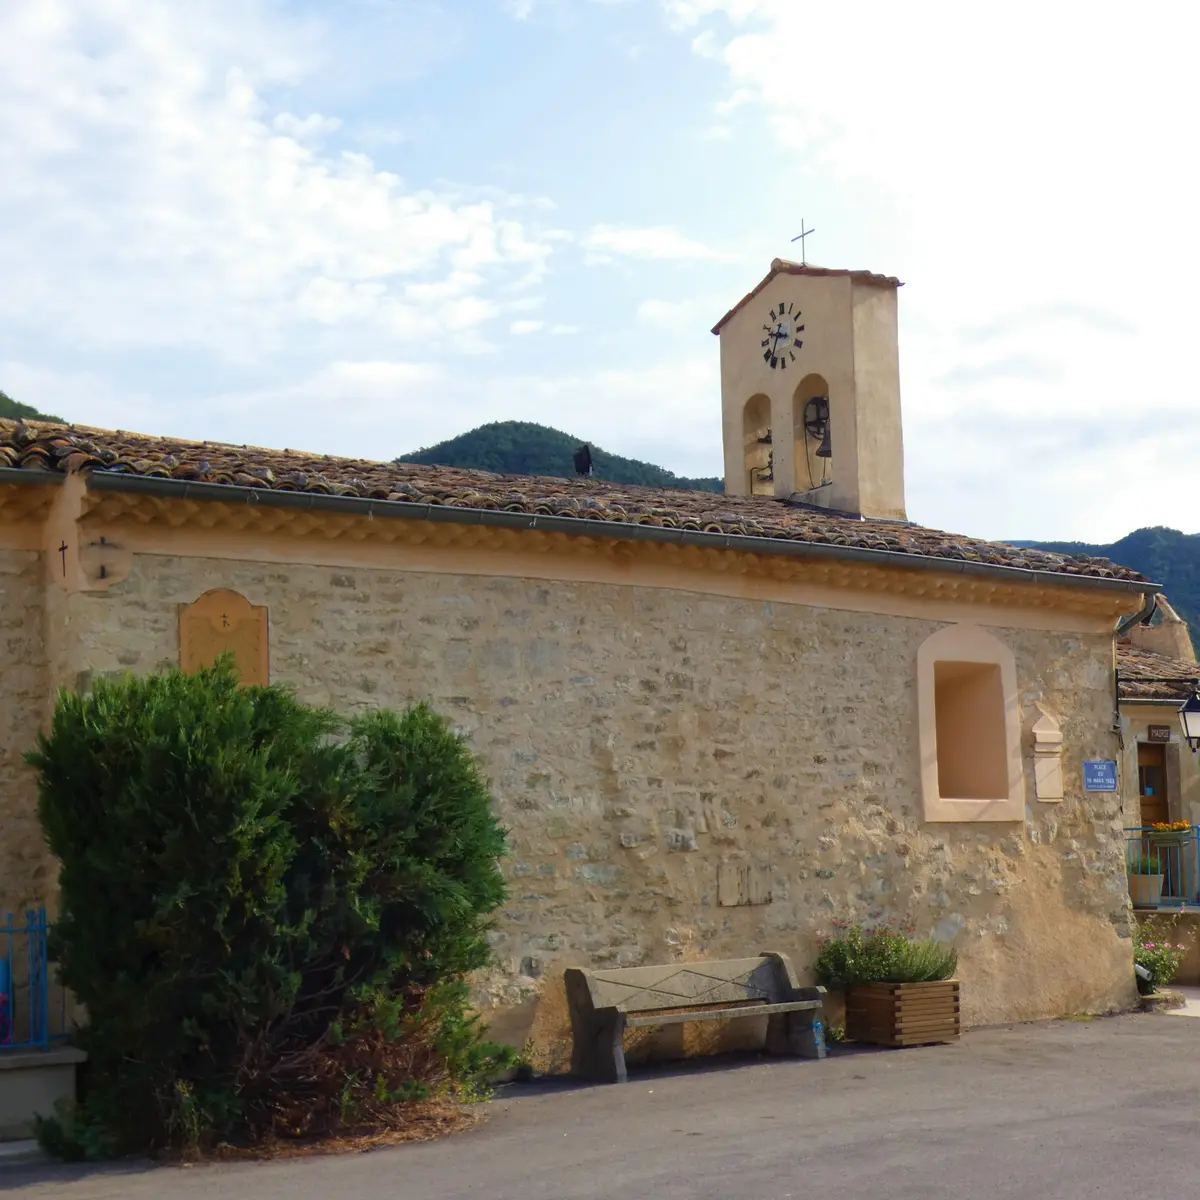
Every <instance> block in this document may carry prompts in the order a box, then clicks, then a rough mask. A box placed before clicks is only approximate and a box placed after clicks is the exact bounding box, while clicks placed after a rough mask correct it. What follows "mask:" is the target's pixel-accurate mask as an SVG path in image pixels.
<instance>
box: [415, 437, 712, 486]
mask: <svg viewBox="0 0 1200 1200" xmlns="http://www.w3.org/2000/svg"><path fill="white" fill-rule="evenodd" d="M583 441H584V439H583V438H578V437H572V436H571V435H570V434H567V433H562V432H560V431H559V430H557V429H551V428H550V427H549V426H548V425H536V424H534V423H533V422H531V421H496V422H493V423H492V424H491V425H480V426H479V428H478V429H472V430H471V431H470V432H469V433H464V434H460V435H459V436H458V437H456V438H451V439H450V440H449V441H447V442H438V444H437V445H436V446H430V447H428V449H423V450H417V451H414V452H413V453H411V454H402V455H401V456H400V457H399V458H398V459H396V461H397V462H411V463H423V464H424V465H426V466H431V467H433V466H436V467H466V468H469V469H473V470H476V471H496V472H498V473H499V474H501V475H557V476H560V477H568V478H569V477H570V476H573V475H574V474H575V463H574V460H573V457H572V456H573V455H574V453H575V451H576V450H578V449H579V447H580V446H581V445H583ZM591 450H592V475H593V476H594V477H595V478H596V479H606V480H608V481H609V482H610V483H641V484H646V485H647V486H649V487H670V488H686V489H689V490H691V491H698V492H720V491H724V483H723V481H722V480H720V479H718V478H711V479H686V478H684V477H683V476H681V475H675V474H673V473H672V472H670V471H668V470H666V469H665V468H663V467H656V466H655V465H654V464H653V463H646V462H639V461H638V460H637V459H636V458H622V457H621V456H620V455H619V454H610V453H609V452H608V451H607V450H601V449H599V447H597V446H592V447H591Z"/></svg>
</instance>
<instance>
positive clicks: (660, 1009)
mask: <svg viewBox="0 0 1200 1200" xmlns="http://www.w3.org/2000/svg"><path fill="white" fill-rule="evenodd" d="M564 978H565V982H566V987H567V1003H568V1005H569V1007H570V1010H571V1032H572V1034H573V1036H574V1048H573V1051H572V1054H571V1073H572V1074H573V1075H577V1076H579V1077H581V1078H584V1079H595V1080H599V1081H602V1082H605V1083H624V1082H625V1080H626V1078H627V1076H626V1073H625V1050H624V1047H623V1046H622V1043H621V1039H622V1036H623V1034H624V1033H625V1030H626V1029H637V1028H641V1027H645V1026H647V1025H675V1024H679V1023H681V1022H684V1021H728V1020H731V1019H733V1018H736V1017H766V1018H767V1041H766V1050H767V1053H769V1054H793V1055H797V1056H799V1057H801V1058H824V1057H825V1038H824V1034H823V1030H822V1027H821V1013H822V1010H823V1005H824V997H825V989H824V988H822V987H800V986H799V984H798V982H797V980H796V972H795V970H794V969H793V968H792V964H791V962H790V961H789V960H788V958H787V956H786V955H784V954H771V953H768V954H761V955H759V956H758V957H756V958H736V959H727V960H724V961H720V962H693V963H670V964H668V965H665V966H661V967H627V968H624V969H616V970H611V971H610V970H601V971H588V970H583V969H581V968H578V967H571V968H568V970H567V971H566V972H565V976H564Z"/></svg>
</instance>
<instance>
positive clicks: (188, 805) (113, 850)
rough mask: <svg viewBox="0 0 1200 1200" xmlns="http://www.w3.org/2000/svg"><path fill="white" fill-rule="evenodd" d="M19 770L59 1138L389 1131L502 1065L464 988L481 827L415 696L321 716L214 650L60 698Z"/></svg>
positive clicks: (472, 794) (477, 950)
mask: <svg viewBox="0 0 1200 1200" xmlns="http://www.w3.org/2000/svg"><path fill="white" fill-rule="evenodd" d="M29 761H30V762H31V763H32V764H33V765H34V766H35V767H36V768H37V769H38V771H39V776H40V801H39V807H38V813H39V817H40V819H41V822H42V826H43V828H44V830H45V833H46V837H47V840H48V842H49V845H50V848H51V850H52V851H53V852H54V854H55V855H56V856H57V857H58V859H59V861H60V863H61V876H60V882H61V908H60V915H59V918H58V920H57V921H56V922H55V924H54V927H53V931H52V955H53V956H54V958H55V959H56V960H57V962H58V963H59V965H60V972H61V976H62V979H63V982H64V983H65V984H66V986H67V987H69V988H70V989H71V991H72V992H73V993H74V995H75V996H76V997H77V998H78V1000H79V1001H80V1002H82V1004H83V1005H84V1006H85V1007H86V1011H87V1016H88V1021H87V1024H86V1026H85V1027H84V1028H83V1029H82V1030H81V1031H80V1033H79V1041H80V1043H81V1045H82V1046H83V1047H84V1049H86V1050H87V1052H88V1055H89V1062H88V1071H87V1075H86V1080H85V1085H86V1086H85V1092H84V1096H83V1099H82V1103H81V1106H80V1109H79V1111H78V1113H77V1115H76V1117H75V1118H74V1119H73V1120H72V1122H71V1128H70V1129H69V1130H64V1129H62V1128H61V1127H57V1126H55V1125H53V1124H51V1125H48V1126H47V1136H48V1137H49V1138H50V1139H51V1140H53V1139H55V1138H57V1140H58V1142H59V1143H60V1144H59V1147H58V1148H59V1149H60V1150H62V1149H67V1150H71V1149H74V1151H75V1152H76V1153H88V1154H90V1155H97V1154H100V1153H110V1152H122V1151H128V1150H133V1149H142V1148H144V1147H148V1146H149V1147H153V1146H164V1145H171V1144H176V1145H178V1144H181V1143H186V1144H190V1145H194V1144H196V1143H201V1144H202V1143H204V1142H205V1141H212V1140H215V1139H238V1140H254V1139H261V1138H264V1137H270V1136H276V1135H294V1136H308V1135H320V1134H329V1133H333V1132H338V1131H344V1130H347V1129H349V1128H354V1127H361V1126H363V1125H365V1124H372V1123H374V1124H378V1123H381V1122H383V1123H387V1122H390V1121H394V1120H395V1119H396V1115H397V1112H398V1111H400V1110H398V1108H397V1105H398V1104H399V1103H400V1102H402V1101H405V1100H410V1099H414V1098H417V1097H420V1096H423V1095H425V1094H427V1093H428V1091H429V1089H431V1088H438V1087H444V1086H448V1085H453V1083H454V1082H455V1081H463V1080H469V1079H472V1078H473V1077H477V1076H478V1074H479V1073H482V1072H486V1071H487V1070H489V1069H492V1068H494V1066H495V1065H496V1062H497V1059H498V1057H501V1056H502V1053H501V1052H500V1051H499V1048H498V1047H490V1046H489V1045H488V1044H487V1043H484V1042H483V1041H482V1040H481V1036H480V1033H479V1031H478V1030H477V1028H476V1026H475V1025H474V1023H473V1019H472V1017H471V1016H470V1015H469V1010H468V1007H467V993H466V985H465V982H464V976H465V975H466V973H467V972H469V971H471V970H474V969H476V968H478V967H481V966H483V965H484V964H485V963H486V962H487V961H488V946H487V940H486V934H487V930H488V921H489V914H490V913H491V912H492V911H493V910H494V909H495V908H496V907H497V906H498V905H499V904H500V902H501V901H502V899H503V896H504V886H503V880H502V877H501V875H500V872H499V869H498V866H497V859H498V858H499V856H500V855H501V854H502V853H503V852H504V835H503V832H502V831H501V829H500V828H499V826H498V825H497V823H496V821H495V819H494V817H493V815H492V810H491V805H490V801H489V796H488V791H487V787H486V784H485V782H484V780H483V778H482V777H481V775H480V773H479V770H478V768H477V766H476V763H475V761H474V758H473V756H472V755H471V754H470V752H469V751H468V749H467V747H466V746H465V745H464V744H463V742H462V740H461V739H460V738H459V737H458V736H456V735H455V734H454V732H453V731H452V730H451V729H450V728H449V727H448V726H447V724H446V723H445V722H444V721H443V720H442V719H441V718H440V717H439V716H438V715H436V714H435V713H434V712H432V711H431V710H430V709H429V708H428V707H426V706H424V705H420V706H417V707H414V708H412V709H410V710H408V711H407V712H405V713H403V714H396V713H393V712H387V711H380V712H374V713H371V714H369V715H367V716H363V717H360V718H357V719H355V720H353V721H350V722H342V721H341V720H339V719H338V718H337V717H336V716H335V715H333V714H332V713H330V712H328V711H326V710H323V709H317V708H312V707H309V706H306V705H304V704H302V703H300V702H299V701H298V700H297V699H296V698H295V697H294V696H293V695H292V694H291V693H290V692H288V691H287V690H285V689H282V688H279V687H269V688H242V687H240V686H239V685H238V680H237V676H236V674H235V672H234V670H233V669H232V667H231V666H230V665H229V664H227V663H222V664H219V665H218V666H217V667H214V668H212V669H210V670H206V671H202V672H200V673H198V674H196V675H190V676H189V675H185V674H183V673H182V672H178V671H172V672H169V673H166V674H162V675H156V676H150V677H147V678H141V679H135V678H132V677H130V678H127V679H125V680H123V681H120V682H101V683H99V684H98V685H97V686H96V688H95V690H94V691H93V692H92V693H91V694H90V695H86V696H84V695H76V694H72V693H69V692H64V693H62V694H61V695H60V696H59V699H58V705H57V708H56V710H55V713H54V719H53V723H52V726H51V728H50V731H49V733H48V734H47V735H44V736H43V737H42V738H40V739H39V742H38V745H37V748H36V749H35V750H34V751H32V752H31V753H30V754H29ZM64 1142H70V1143H71V1145H63V1144H62V1143H64Z"/></svg>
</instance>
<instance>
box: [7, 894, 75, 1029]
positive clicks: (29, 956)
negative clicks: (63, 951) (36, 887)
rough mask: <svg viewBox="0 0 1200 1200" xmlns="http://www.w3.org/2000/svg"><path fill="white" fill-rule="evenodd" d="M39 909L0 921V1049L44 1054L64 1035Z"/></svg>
mask: <svg viewBox="0 0 1200 1200" xmlns="http://www.w3.org/2000/svg"><path fill="white" fill-rule="evenodd" d="M49 928H50V926H49V922H48V921H47V919H46V910H45V909H44V908H39V909H30V910H29V911H28V912H26V914H25V920H24V922H18V921H17V919H16V917H15V916H14V914H13V913H9V914H8V915H7V917H6V918H5V919H4V921H3V922H0V1050H18V1049H25V1050H30V1049H42V1050H45V1049H47V1048H48V1047H49V1046H50V1044H51V1043H52V1042H57V1041H61V1040H62V1039H63V1038H65V1037H66V1033H67V995H66V992H65V991H64V990H63V989H62V988H61V987H60V986H59V985H58V984H57V983H56V982H54V981H53V980H52V979H51V978H50V975H51V972H50V961H49V956H48V954H47V946H46V935H47V933H48V932H49Z"/></svg>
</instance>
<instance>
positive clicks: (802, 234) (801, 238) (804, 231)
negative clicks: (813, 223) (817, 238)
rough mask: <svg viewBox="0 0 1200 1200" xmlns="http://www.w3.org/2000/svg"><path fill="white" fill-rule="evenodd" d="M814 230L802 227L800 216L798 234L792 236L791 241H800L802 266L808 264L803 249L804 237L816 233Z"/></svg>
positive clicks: (802, 219) (802, 220)
mask: <svg viewBox="0 0 1200 1200" xmlns="http://www.w3.org/2000/svg"><path fill="white" fill-rule="evenodd" d="M816 232H817V231H816V230H815V229H805V228H804V218H803V217H801V218H800V232H799V233H798V234H796V236H795V237H794V238H792V241H793V242H799V243H800V265H801V266H802V267H807V266H808V262H807V260H806V259H805V253H806V252H805V249H804V239H805V238H806V237H808V235H809V234H810V233H816Z"/></svg>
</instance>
